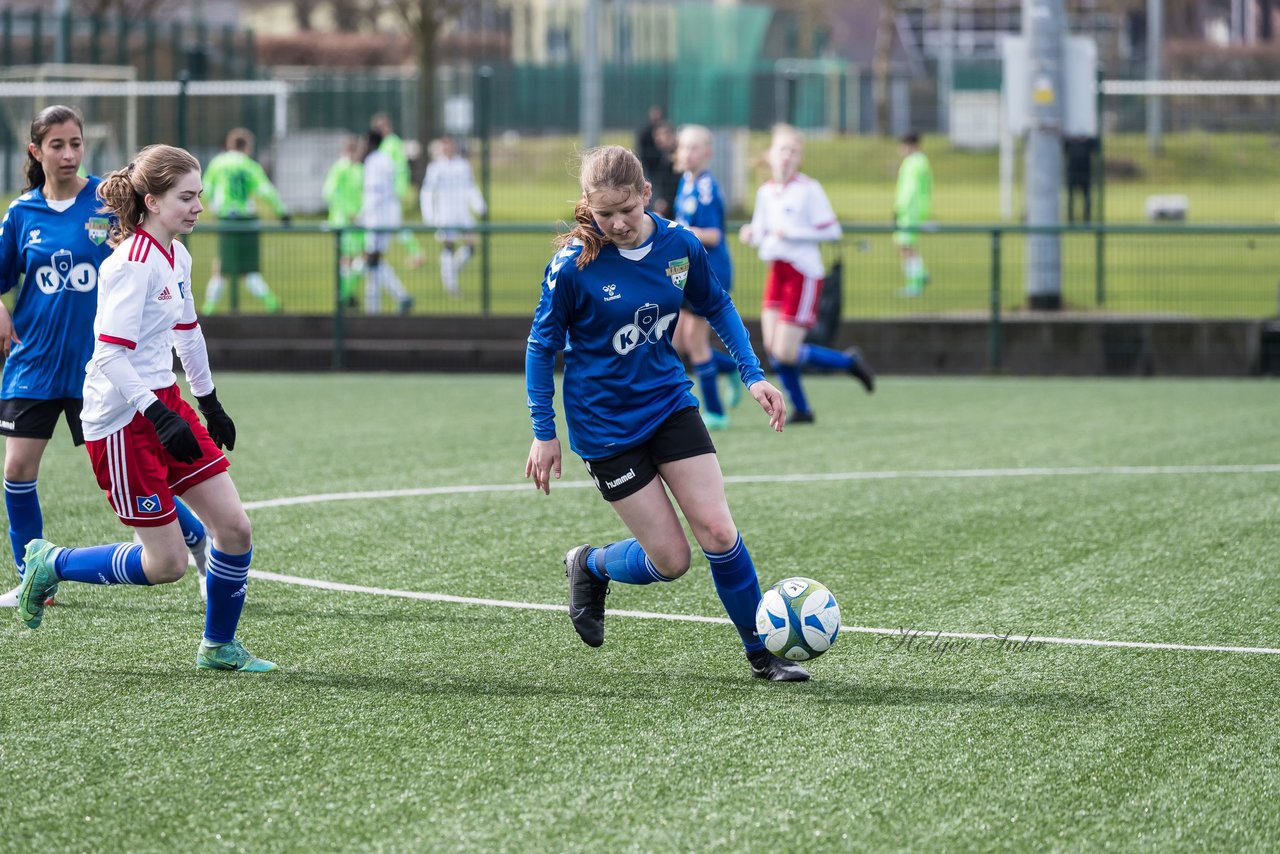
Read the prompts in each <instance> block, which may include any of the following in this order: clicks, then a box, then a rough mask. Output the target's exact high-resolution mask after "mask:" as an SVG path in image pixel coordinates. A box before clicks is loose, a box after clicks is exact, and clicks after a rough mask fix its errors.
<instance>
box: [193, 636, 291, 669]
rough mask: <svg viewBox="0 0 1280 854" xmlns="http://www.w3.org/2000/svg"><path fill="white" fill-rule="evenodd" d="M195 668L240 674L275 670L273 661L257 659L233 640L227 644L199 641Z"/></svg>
mask: <svg viewBox="0 0 1280 854" xmlns="http://www.w3.org/2000/svg"><path fill="white" fill-rule="evenodd" d="M196 667H199V668H200V669H202V670H236V671H239V672H241V673H267V672H269V671H272V670H276V669H277V668H276V663H275V662H274V661H267V660H266V659H265V658H258V657H257V656H256V655H254V654H253V653H251V652H249V650H247V649H245V648H244V644H242V643H240V641H238V640H236V639H235V638H232V639H231V641H230V642H228V643H210V642H209V641H207V640H202V641H200V649H199V650H197V651H196Z"/></svg>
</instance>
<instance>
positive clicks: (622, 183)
mask: <svg viewBox="0 0 1280 854" xmlns="http://www.w3.org/2000/svg"><path fill="white" fill-rule="evenodd" d="M580 182H581V185H582V199H581V200H580V201H579V202H578V205H577V208H576V210H575V211H574V215H575V220H576V224H575V226H574V228H573V230H572V231H570V232H569V233H568V234H566V235H563V236H562V237H561V238H560V241H559V247H560V250H559V251H558V252H557V253H556V254H555V256H554V257H553V258H552V259H551V262H550V263H549V264H548V265H547V268H546V274H545V276H544V278H543V281H542V298H541V300H540V301H539V303H538V309H537V312H536V314H535V315H534V319H533V328H532V330H531V331H530V333H529V342H528V350H527V353H526V361H525V378H526V382H527V385H528V396H529V412H530V416H531V417H532V420H533V433H534V440H533V445H532V447H531V448H530V450H529V459H528V461H527V462H526V464H525V477H529V476H532V477H533V481H534V486H535V487H537V488H538V489H541V490H542V491H543V492H544V493H550V491H551V477H552V475H554V476H555V477H556V478H559V477H560V473H561V449H560V440H559V439H558V438H557V437H556V427H555V409H554V407H553V405H552V399H553V397H554V395H555V379H554V367H555V354H556V352H557V351H559V350H564V399H565V417H566V420H567V421H568V426H569V447H570V448H571V449H572V450H573V451H574V453H576V454H578V455H579V456H580V457H582V459H583V461H584V462H585V463H586V465H587V470H588V471H589V472H590V474H591V476H592V478H594V480H595V482H596V486H597V487H598V488H599V489H600V492H601V494H603V496H604V498H605V500H607V501H609V502H610V503H611V504H612V505H613V509H614V511H615V512H617V514H618V516H619V517H620V518H621V519H622V521H623V523H624V524H625V525H626V526H627V528H628V529H630V531H631V533H632V534H633V537H632V538H631V539H627V540H622V541H620V542H616V543H612V544H610V545H607V546H604V547H602V548H593V547H592V546H590V545H581V546H577V547H575V548H572V549H570V550H569V552H568V554H566V555H565V574H566V575H567V576H568V578H569V618H570V620H572V622H573V626H574V629H575V630H576V631H577V632H578V635H579V636H580V637H581V638H582V640H583V641H584V642H585V643H586V644H587V645H588V646H593V647H597V646H600V645H601V644H602V643H603V642H604V598H605V594H606V593H607V592H608V584H609V581H610V580H613V581H616V582H619V583H622V584H651V583H653V582H667V581H673V580H675V579H676V578H679V577H680V576H681V575H683V574H684V573H685V572H686V571H688V569H689V563H690V559H691V554H690V549H689V541H688V539H687V538H686V536H685V532H684V528H683V527H682V525H681V522H680V518H679V516H678V515H677V513H676V510H675V507H673V506H672V503H671V500H670V499H669V498H668V497H667V492H666V490H668V489H669V490H670V491H671V495H672V496H674V497H675V499H676V502H677V503H678V504H679V505H680V509H681V510H682V511H683V513H684V516H685V519H686V520H687V521H688V523H689V527H690V528H691V529H692V530H693V534H694V537H695V538H696V539H697V541H698V544H699V545H700V546H701V547H702V550H703V553H704V554H706V556H707V560H708V561H709V562H710V564H711V576H712V579H713V580H714V582H715V586H716V592H717V593H718V594H719V596H720V600H721V602H722V603H723V604H724V607H725V610H726V611H727V612H728V614H729V617H730V619H731V620H732V622H733V624H734V626H735V627H736V628H737V629H738V633H739V635H740V636H741V638H742V643H743V645H744V646H745V647H746V650H747V658H748V659H749V660H750V662H751V670H752V675H754V676H755V677H757V678H760V679H770V680H774V681H800V680H804V679H808V678H809V674H808V672H807V671H805V670H804V669H803V668H801V667H799V666H798V665H795V664H793V663H791V662H788V661H784V660H782V659H779V658H775V657H774V656H773V655H771V654H770V653H769V652H768V651H766V650H765V648H764V644H762V643H761V642H760V640H759V638H758V637H757V636H756V633H755V613H756V607H757V605H758V604H759V602H760V584H759V581H758V579H757V577H756V570H755V565H754V564H753V563H752V561H751V556H750V554H749V553H748V552H747V549H746V546H744V545H743V542H742V536H741V535H740V534H739V533H738V529H737V526H736V525H735V524H734V521H733V517H732V516H731V515H730V513H729V506H728V503H727V501H726V500H725V494H724V478H723V476H722V475H721V473H720V464H719V461H718V460H717V459H716V456H715V446H714V445H713V444H712V442H711V437H710V435H709V434H708V433H707V428H706V426H705V425H704V424H703V423H702V420H701V419H700V418H699V417H698V409H697V399H696V398H695V397H694V396H693V394H692V393H691V392H690V388H691V387H692V385H693V384H692V383H691V382H690V381H689V379H688V378H687V377H686V376H685V372H684V366H683V364H682V363H681V361H680V357H679V356H678V355H677V354H676V351H675V347H674V346H672V342H671V337H672V332H673V331H674V330H673V327H674V325H675V323H676V320H677V318H678V316H679V313H680V306H681V303H682V302H683V301H684V300H686V299H687V300H688V301H689V304H690V305H691V306H692V307H693V309H694V310H695V311H697V312H698V313H699V314H701V315H702V316H704V317H706V318H707V320H708V321H709V322H710V323H711V327H712V328H713V329H714V330H715V331H716V334H717V335H719V336H720V339H721V340H722V341H724V343H725V345H726V346H727V347H728V348H729V352H730V353H732V354H733V357H734V359H735V360H736V362H737V364H738V370H739V373H740V374H741V377H742V382H743V384H744V385H746V387H747V388H748V390H749V391H750V392H751V396H752V397H754V398H755V399H756V401H757V402H758V403H759V404H760V406H761V407H762V408H763V409H764V411H765V412H766V413H767V414H768V415H769V422H770V424H771V425H772V427H773V428H774V429H775V430H777V431H779V432H781V430H782V427H783V421H784V419H785V417H786V407H785V405H784V402H783V400H782V395H781V393H779V391H778V390H777V389H776V388H774V387H773V386H772V385H770V384H769V383H768V382H767V381H766V380H765V379H764V373H763V372H762V371H761V370H760V362H759V360H758V359H757V358H756V356H755V354H754V353H753V352H752V350H751V344H750V341H749V340H748V337H747V330H746V327H745V326H743V324H742V319H741V317H739V316H738V311H737V309H736V308H735V307H734V305H733V301H732V300H731V299H730V298H729V295H728V294H727V293H725V291H724V289H723V288H721V287H720V284H719V283H718V282H717V281H716V278H715V276H714V275H713V274H712V272H711V269H710V266H709V264H708V262H707V253H706V250H704V249H703V248H702V244H701V243H700V242H699V240H698V238H697V237H696V236H695V235H694V234H693V232H691V231H689V230H688V229H687V228H684V227H682V226H680V225H678V224H676V223H674V222H669V221H668V220H665V219H662V218H661V217H659V216H657V215H655V214H651V213H647V212H646V211H645V207H646V205H647V204H648V203H649V201H650V198H651V193H652V188H651V186H650V185H649V182H648V181H646V180H645V179H644V172H643V170H642V169H641V166H640V161H639V160H638V159H637V158H636V156H635V155H634V154H632V153H631V152H630V151H628V150H627V149H625V148H621V147H619V146H607V147H604V148H597V149H593V150H591V151H588V152H587V153H586V154H584V155H583V159H582V169H581V174H580ZM664 487H665V488H664Z"/></svg>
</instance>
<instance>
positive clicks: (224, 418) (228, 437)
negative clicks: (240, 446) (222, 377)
mask: <svg viewBox="0 0 1280 854" xmlns="http://www.w3.org/2000/svg"><path fill="white" fill-rule="evenodd" d="M196 401H197V402H198V403H199V404H200V414H201V415H203V416H204V423H205V426H206V427H208V428H209V438H210V439H212V440H213V444H215V445H217V446H218V447H219V448H226V449H227V450H228V451H232V450H235V447H236V425H235V423H234V422H233V421H232V420H231V416H230V415H228V414H227V411H226V410H225V409H223V408H222V404H221V403H219V402H218V391H217V389H214V390H213V391H211V392H209V393H208V394H206V395H205V396H204V397H200V396H199V395H197V396H196Z"/></svg>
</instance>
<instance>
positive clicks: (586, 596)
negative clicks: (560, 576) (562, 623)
mask: <svg viewBox="0 0 1280 854" xmlns="http://www.w3.org/2000/svg"><path fill="white" fill-rule="evenodd" d="M590 551H591V546H590V545H589V544H585V545H581V546H575V547H574V548H571V549H569V551H568V552H567V553H566V554H565V556H564V574H565V577H567V578H568V579H569V620H570V621H571V622H572V623H573V628H574V631H576V632H577V633H578V637H580V638H582V642H583V643H585V644H586V645H587V646H600V644H602V643H604V597H605V596H608V595H609V583H608V582H607V581H601V580H600V579H598V578H596V577H595V576H594V575H592V574H591V570H589V569H587V553H588V552H590Z"/></svg>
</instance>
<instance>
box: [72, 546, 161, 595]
mask: <svg viewBox="0 0 1280 854" xmlns="http://www.w3.org/2000/svg"><path fill="white" fill-rule="evenodd" d="M53 571H54V573H55V574H56V575H57V576H58V577H59V578H61V579H62V580H63V581H81V582H84V583H85V584H141V585H146V586H150V585H151V582H150V581H148V580H147V576H146V575H145V574H144V573H143V571H142V546H141V545H140V544H138V543H112V544H111V545H107V546H90V547H88V548H85V549H63V550H62V551H60V552H58V556H57V557H55V558H54V559H53Z"/></svg>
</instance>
